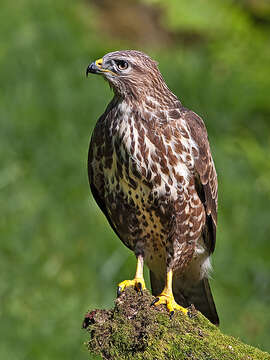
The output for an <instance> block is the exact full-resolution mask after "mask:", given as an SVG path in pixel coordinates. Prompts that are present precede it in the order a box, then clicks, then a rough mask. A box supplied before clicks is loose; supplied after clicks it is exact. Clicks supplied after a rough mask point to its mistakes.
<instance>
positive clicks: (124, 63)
mask: <svg viewBox="0 0 270 360" xmlns="http://www.w3.org/2000/svg"><path fill="white" fill-rule="evenodd" d="M115 62H116V65H117V67H118V69H119V70H126V69H127V68H128V62H127V61H125V60H117V61H115Z"/></svg>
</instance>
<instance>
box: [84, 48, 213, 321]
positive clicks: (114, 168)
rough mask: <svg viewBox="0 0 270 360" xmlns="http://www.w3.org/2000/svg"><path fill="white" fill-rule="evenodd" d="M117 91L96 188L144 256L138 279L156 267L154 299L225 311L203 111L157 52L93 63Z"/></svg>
mask: <svg viewBox="0 0 270 360" xmlns="http://www.w3.org/2000/svg"><path fill="white" fill-rule="evenodd" d="M89 73H93V74H100V75H102V76H103V78H104V79H105V80H107V81H108V82H109V85H110V86H111V87H112V89H113V91H114V97H113V99H112V101H111V102H110V103H109V105H108V106H107V108H106V110H105V112H104V114H103V115H102V116H101V117H100V118H99V119H98V121H97V124H96V126H95V129H94V132H93V134H92V138H91V142H90V149H89V159H88V169H89V181H90V187H91V191H92V194H93V196H94V198H95V200H96V202H97V204H98V205H99V207H100V208H101V210H102V211H103V213H104V214H105V216H106V217H107V219H108V221H109V223H110V225H111V227H112V228H113V230H114V231H115V233H116V234H117V235H118V237H119V238H120V239H121V240H122V242H123V243H124V244H125V245H126V246H127V247H128V248H130V249H131V250H132V251H133V252H134V254H135V255H136V257H137V269H136V274H135V278H134V279H133V280H125V281H123V282H121V283H120V284H119V287H118V293H119V294H120V293H121V292H122V291H123V290H124V289H125V288H126V287H127V286H135V288H137V289H138V290H142V289H144V288H145V282H144V278H143V264H144V262H145V263H146V264H147V266H148V268H149V269H150V278H151V287H152V292H153V294H154V295H155V296H156V300H155V301H154V303H155V304H156V305H159V304H163V303H164V304H166V306H167V309H168V310H169V312H170V315H171V316H172V315H173V313H174V311H175V310H180V311H182V312H184V313H187V309H186V307H188V306H189V305H190V304H194V305H195V307H196V308H197V309H198V310H200V311H201V312H202V313H203V314H204V315H205V316H206V317H207V318H208V319H209V320H210V321H211V322H212V323H214V324H218V322H219V320H218V315H217V312H216V308H215V304H214V301H213V298H212V295H211V290H210V287H209V283H208V273H209V270H210V268H211V265H210V260H209V258H210V255H211V253H212V252H213V251H214V248H215V241H216V224H217V175H216V170H215V166H214V163H213V159H212V156H211V151H210V147H209V143H208V137H207V131H206V128H205V125H204V123H203V120H202V119H201V118H200V117H199V116H198V115H196V114H195V113H194V112H193V111H190V110H188V109H186V108H185V107H183V105H182V104H181V102H180V101H179V99H178V98H177V97H176V96H175V95H174V94H173V93H172V92H171V91H170V89H169V88H168V87H167V85H166V83H165V82H164V80H163V77H162V75H161V73H160V72H159V70H158V67H157V63H156V62H155V61H153V60H152V59H151V58H150V57H149V56H147V55H145V54H144V53H142V52H139V51H135V50H125V51H116V52H111V53H108V54H106V55H105V56H104V57H103V58H101V59H99V60H96V61H95V62H93V63H91V64H90V65H89V66H88V67H87V70H86V74H87V75H88V74H89Z"/></svg>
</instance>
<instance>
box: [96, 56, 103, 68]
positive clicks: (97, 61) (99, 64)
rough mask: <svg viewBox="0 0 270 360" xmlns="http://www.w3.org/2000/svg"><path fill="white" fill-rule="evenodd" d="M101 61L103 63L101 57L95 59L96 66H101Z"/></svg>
mask: <svg viewBox="0 0 270 360" xmlns="http://www.w3.org/2000/svg"><path fill="white" fill-rule="evenodd" d="M102 63H103V59H102V58H101V59H98V60H96V65H97V66H99V67H101V66H102Z"/></svg>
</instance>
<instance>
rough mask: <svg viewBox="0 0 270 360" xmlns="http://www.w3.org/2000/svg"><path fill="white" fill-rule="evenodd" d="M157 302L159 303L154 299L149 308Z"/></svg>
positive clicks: (157, 299)
mask: <svg viewBox="0 0 270 360" xmlns="http://www.w3.org/2000/svg"><path fill="white" fill-rule="evenodd" d="M157 302H159V298H155V299H154V300H153V301H152V302H151V305H150V306H153V305H155V304H156V303H157Z"/></svg>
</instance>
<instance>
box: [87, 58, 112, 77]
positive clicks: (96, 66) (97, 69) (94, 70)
mask: <svg viewBox="0 0 270 360" xmlns="http://www.w3.org/2000/svg"><path fill="white" fill-rule="evenodd" d="M102 66H103V59H98V60H96V61H94V62H92V63H91V64H90V65H88V66H87V69H86V76H88V74H89V73H90V74H102V73H105V72H106V73H111V74H112V75H117V74H116V73H115V72H114V71H111V70H109V69H106V68H104V67H102Z"/></svg>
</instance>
